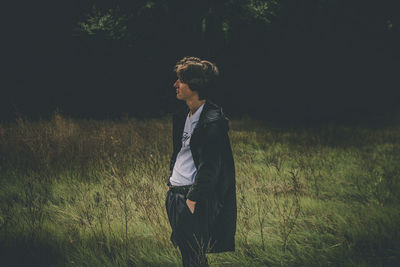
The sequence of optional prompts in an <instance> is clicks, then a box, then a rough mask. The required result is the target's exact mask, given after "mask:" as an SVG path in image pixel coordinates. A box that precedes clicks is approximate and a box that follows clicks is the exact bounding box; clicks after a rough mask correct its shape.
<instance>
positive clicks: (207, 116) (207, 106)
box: [175, 100, 229, 128]
mask: <svg viewBox="0 0 400 267" xmlns="http://www.w3.org/2000/svg"><path fill="white" fill-rule="evenodd" d="M189 111H190V110H189V107H188V106H186V105H185V106H184V108H183V109H182V110H181V111H178V112H177V113H176V114H175V116H177V118H179V119H181V120H186V117H187V114H188V112H189ZM219 120H222V121H224V123H225V124H226V126H227V125H228V121H229V119H228V118H227V117H226V116H225V114H224V112H223V111H222V108H221V107H219V106H218V105H217V104H215V103H213V102H212V101H210V100H206V102H205V103H204V107H203V110H202V112H201V113H200V118H199V121H198V122H197V126H196V128H199V127H205V126H206V125H207V124H209V123H211V122H215V121H219Z"/></svg>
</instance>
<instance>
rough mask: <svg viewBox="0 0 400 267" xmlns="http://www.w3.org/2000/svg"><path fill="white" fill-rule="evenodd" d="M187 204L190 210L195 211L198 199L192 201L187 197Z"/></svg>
mask: <svg viewBox="0 0 400 267" xmlns="http://www.w3.org/2000/svg"><path fill="white" fill-rule="evenodd" d="M186 205H187V206H188V207H189V210H190V212H191V213H192V214H193V213H194V207H195V206H196V201H191V200H190V199H186Z"/></svg>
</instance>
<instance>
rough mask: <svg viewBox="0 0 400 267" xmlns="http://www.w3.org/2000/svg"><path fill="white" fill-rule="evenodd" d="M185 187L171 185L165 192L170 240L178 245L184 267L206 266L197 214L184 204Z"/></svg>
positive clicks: (205, 247) (204, 249)
mask: <svg viewBox="0 0 400 267" xmlns="http://www.w3.org/2000/svg"><path fill="white" fill-rule="evenodd" d="M186 193H187V188H186V187H172V188H171V189H170V190H169V191H168V192H167V197H166V200H165V206H166V209H167V214H168V219H169V222H170V225H171V228H172V234H171V242H172V243H173V244H174V246H175V247H179V250H180V251H181V255H182V262H183V266H184V267H189V266H190V267H197V266H201V267H203V266H208V262H207V257H206V249H207V245H206V244H205V242H203V239H202V238H201V234H200V231H199V214H198V213H196V208H197V204H198V203H196V207H195V211H194V213H192V212H191V211H190V209H189V207H188V206H187V204H186Z"/></svg>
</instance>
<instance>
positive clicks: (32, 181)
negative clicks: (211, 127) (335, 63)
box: [0, 113, 400, 266]
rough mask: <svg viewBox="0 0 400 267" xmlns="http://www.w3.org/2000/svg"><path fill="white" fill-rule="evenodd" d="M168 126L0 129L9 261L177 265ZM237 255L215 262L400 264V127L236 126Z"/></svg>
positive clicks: (24, 125)
mask: <svg viewBox="0 0 400 267" xmlns="http://www.w3.org/2000/svg"><path fill="white" fill-rule="evenodd" d="M170 119H171V118H170V117H169V116H167V117H164V118H162V119H152V120H136V119H130V118H125V119H122V120H119V121H95V120H74V119H71V118H67V117H64V116H61V115H60V114H57V113H55V114H54V115H53V117H52V119H51V120H50V121H36V122H33V121H27V120H24V119H19V120H17V121H16V123H10V124H2V125H0V185H1V187H0V266H178V265H179V264H180V261H181V260H180V254H179V251H177V250H176V249H175V248H174V247H173V246H172V244H171V242H170V240H169V237H170V227H169V223H168V219H167V215H166V211H165V194H166V190H167V187H166V181H167V178H168V174H169V170H168V166H169V157H170V154H171V152H172V144H171V132H172V129H171V120H170ZM230 138H231V144H232V149H233V153H234V158H235V167H236V174H237V177H236V180H237V200H238V224H237V235H236V245H237V249H236V251H235V252H229V253H221V254H210V255H208V259H209V262H210V264H211V266H395V265H400V228H399V225H400V213H399V208H400V205H399V204H400V193H399V192H400V182H399V176H400V164H399V163H400V125H392V126H387V127H385V128H381V129H369V128H362V127H340V126H326V127H322V128H314V129H301V128H296V129H281V128H274V127H271V126H267V125H265V124H263V123H261V122H259V121H256V120H252V119H250V118H244V119H238V120H233V121H231V131H230Z"/></svg>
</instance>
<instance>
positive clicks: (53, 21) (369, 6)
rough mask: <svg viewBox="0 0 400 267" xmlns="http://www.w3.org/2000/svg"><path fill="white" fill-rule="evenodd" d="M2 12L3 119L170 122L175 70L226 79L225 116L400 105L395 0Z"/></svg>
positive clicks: (327, 118)
mask: <svg viewBox="0 0 400 267" xmlns="http://www.w3.org/2000/svg"><path fill="white" fill-rule="evenodd" d="M56 2H57V1H53V2H52V3H45V2H40V3H37V2H36V1H30V2H26V3H22V2H15V3H12V4H10V5H7V6H4V8H3V10H2V11H3V16H2V17H3V18H5V22H6V23H3V26H5V27H4V31H3V38H2V42H1V43H2V44H1V46H2V49H1V50H2V54H3V55H2V58H3V59H2V65H3V71H2V76H3V78H2V81H1V82H2V85H1V87H2V88H1V91H2V97H1V100H0V101H1V103H0V104H1V110H0V111H1V118H0V119H1V120H3V121H14V120H15V118H16V117H18V116H25V117H28V118H32V119H38V118H46V117H48V116H50V115H51V114H52V113H53V112H54V111H56V110H59V111H60V112H61V113H62V114H65V115H69V116H72V117H77V118H98V119H102V118H120V117H123V116H126V115H128V116H135V117H139V118H147V117H156V116H163V115H165V114H168V113H170V112H172V111H173V110H174V109H175V108H176V106H177V105H178V104H182V103H178V101H177V100H176V98H175V89H174V88H173V83H174V81H175V80H176V77H175V74H174V73H173V71H172V69H173V66H174V64H175V62H176V61H177V60H179V59H180V58H182V57H183V56H198V57H201V58H206V59H209V60H211V61H213V62H215V63H216V64H217V66H218V67H219V68H220V71H221V77H220V81H219V86H218V90H216V92H215V94H214V96H213V98H212V100H214V102H216V103H218V104H220V105H222V106H223V107H224V110H225V112H226V113H227V115H228V117H236V116H241V115H244V114H247V115H250V116H252V117H256V118H260V119H265V120H271V121H285V122H296V121H297V122H311V123H313V122H316V123H319V122H331V121H340V122H343V121H345V122H356V121H360V120H369V119H372V118H378V119H379V118H383V117H390V116H393V114H396V113H398V112H399V111H400V108H399V104H398V101H399V97H398V95H399V93H398V91H399V88H400V82H399V62H400V60H399V59H400V52H399V47H400V19H399V18H400V15H399V14H400V9H399V8H398V7H397V4H398V3H397V2H398V1H395V0H384V1H371V0H265V1H261V0H247V1H245V0H220V1H217V0H215V1H206V0H205V1H193V0H169V1H168V0H154V1H142V0H138V1H132V0H130V1H128V0H107V1H106V0H80V1H78V0H74V1H68V3H67V4H65V3H64V4H60V3H56Z"/></svg>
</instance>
